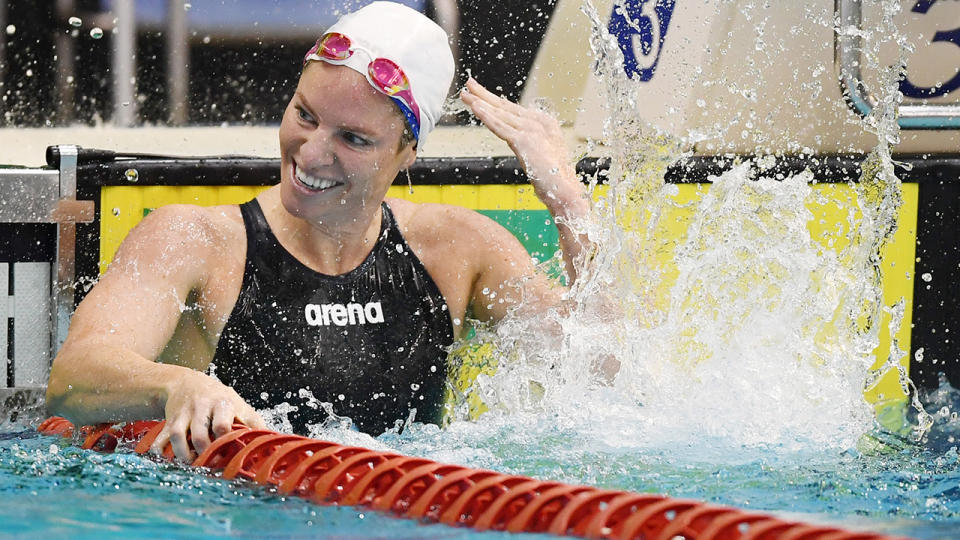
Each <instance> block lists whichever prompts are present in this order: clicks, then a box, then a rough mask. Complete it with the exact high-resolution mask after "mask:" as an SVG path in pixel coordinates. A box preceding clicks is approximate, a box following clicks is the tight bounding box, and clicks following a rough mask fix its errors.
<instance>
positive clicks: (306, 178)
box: [296, 168, 339, 191]
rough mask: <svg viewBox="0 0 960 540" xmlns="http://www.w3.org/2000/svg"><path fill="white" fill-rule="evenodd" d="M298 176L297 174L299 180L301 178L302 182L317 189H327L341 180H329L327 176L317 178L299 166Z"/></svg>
mask: <svg viewBox="0 0 960 540" xmlns="http://www.w3.org/2000/svg"><path fill="white" fill-rule="evenodd" d="M296 176H297V180H299V181H300V183H301V184H303V185H305V186H307V187H308V188H310V189H315V190H318V191H319V190H323V189H327V188H330V187H333V186H335V185H338V184H339V182H336V181H334V180H327V179H325V178H317V177H315V176H310V175H309V174H307V173H305V172H303V171H301V170H300V169H299V168H298V169H297V173H296Z"/></svg>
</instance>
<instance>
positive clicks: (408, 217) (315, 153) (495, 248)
mask: <svg viewBox="0 0 960 540" xmlns="http://www.w3.org/2000/svg"><path fill="white" fill-rule="evenodd" d="M463 101H464V103H466V104H467V105H468V106H470V107H471V108H472V109H473V111H474V112H475V114H476V115H477V117H478V118H480V119H481V120H482V121H483V122H484V123H485V124H486V125H487V126H488V127H489V128H490V129H491V130H492V131H493V132H494V133H496V134H497V135H498V136H500V137H501V138H503V139H504V140H506V141H507V143H508V144H509V145H510V147H511V148H512V149H513V150H514V152H516V153H517V156H518V157H519V158H520V160H521V163H522V164H523V165H524V167H525V168H526V170H527V173H528V175H529V176H530V177H531V181H532V183H533V184H534V188H535V191H536V192H537V194H538V195H539V196H540V198H541V199H542V200H543V201H544V203H545V204H546V205H547V208H548V209H549V210H550V211H551V212H552V214H553V215H554V216H555V217H564V218H568V219H570V218H576V217H577V216H582V215H584V214H585V213H586V212H588V211H589V203H588V200H587V199H586V198H585V196H584V193H583V190H582V187H581V185H580V183H579V182H578V180H577V178H576V176H575V174H574V173H573V168H572V164H570V163H569V160H568V159H567V156H566V150H565V148H564V147H563V141H562V137H560V130H559V126H557V124H556V121H555V120H553V119H552V118H550V117H549V116H547V115H545V114H544V113H541V112H537V111H531V110H529V109H525V108H523V107H519V106H518V105H515V104H513V103H510V102H509V101H506V100H503V99H501V98H499V97H497V96H494V95H493V94H490V93H489V92H487V91H486V90H485V89H484V88H483V87H481V86H480V85H478V84H476V82H474V81H471V82H469V83H468V85H467V92H465V93H464V94H463ZM402 131H403V120H402V117H401V115H400V114H399V112H398V111H397V110H396V109H395V108H394V105H393V104H392V102H391V101H390V100H389V98H387V97H386V96H384V95H382V94H380V93H378V92H377V91H376V90H374V89H373V88H372V87H371V86H370V85H369V84H368V83H367V81H366V79H365V78H364V77H363V76H362V75H360V74H359V73H356V72H354V71H353V70H351V69H350V68H347V67H344V66H334V65H330V64H326V63H322V62H312V63H311V64H309V65H308V67H307V68H306V69H305V70H304V72H303V74H302V76H301V79H300V82H299V84H298V87H297V91H296V93H295V94H294V96H293V98H292V99H291V102H290V104H289V105H288V107H287V109H286V111H285V112H284V116H283V119H282V121H281V125H280V130H279V140H280V151H281V182H280V185H279V186H275V187H273V188H271V189H269V190H267V191H265V192H263V193H262V194H261V195H260V196H258V201H259V202H260V205H261V207H262V208H263V211H264V215H265V216H266V218H267V221H268V222H269V224H270V227H271V229H272V230H273V231H274V233H275V234H276V236H277V238H278V240H279V241H280V243H281V244H282V245H283V247H284V248H285V249H287V250H288V251H289V252H290V253H291V254H292V255H293V256H294V257H296V258H297V259H299V260H300V261H301V262H303V263H304V264H305V265H307V266H308V267H310V268H312V269H314V270H316V271H318V272H322V273H325V274H342V273H345V272H349V271H350V270H352V269H354V268H356V267H357V266H358V265H359V264H360V263H361V262H362V261H363V260H364V259H365V258H366V257H367V256H368V255H369V253H370V250H371V249H372V248H373V246H374V244H375V240H376V236H377V234H378V232H379V229H380V220H381V214H380V203H381V201H383V200H384V199H383V198H384V196H385V194H386V192H387V189H388V188H389V186H390V184H391V182H392V181H393V179H394V177H395V176H396V175H397V173H398V172H399V171H400V170H402V169H403V168H405V167H408V166H409V165H410V164H412V163H413V161H414V159H415V158H416V152H415V150H414V148H413V146H412V145H408V146H405V147H403V148H398V147H399V141H400V136H401V133H402ZM387 202H388V204H389V205H390V207H391V209H392V210H393V211H394V214H395V215H396V218H397V223H398V226H399V227H400V230H401V232H402V233H403V235H404V237H405V238H406V240H407V243H408V244H409V245H410V247H411V249H412V250H413V252H414V253H415V254H416V255H417V257H419V258H420V260H421V261H422V262H423V263H424V266H425V267H426V269H427V271H428V273H429V274H430V276H431V277H432V278H433V280H434V281H435V282H436V284H437V286H438V287H439V289H440V291H441V293H442V294H443V296H444V299H445V300H446V302H447V305H448V307H449V311H450V315H451V318H452V322H453V324H454V330H455V334H456V335H457V336H459V334H460V331H461V321H463V319H464V318H465V316H466V314H467V312H468V309H469V312H470V315H471V316H472V317H475V318H478V319H480V320H485V321H491V322H496V321H498V320H500V319H501V318H502V317H504V316H505V314H506V312H507V311H508V310H509V309H510V308H511V307H513V306H516V305H518V304H519V302H520V299H521V297H522V298H523V299H524V304H523V307H524V309H530V310H539V309H544V308H546V307H549V306H554V305H557V304H558V303H560V301H561V293H562V290H560V289H559V288H558V287H556V286H554V285H552V284H551V283H550V282H549V281H548V280H547V278H546V277H544V276H543V275H541V274H539V273H537V272H536V270H535V268H534V267H533V264H532V262H531V260H530V257H529V255H528V254H527V252H526V251H525V250H524V248H523V247H522V246H521V245H520V243H519V242H518V241H517V240H516V238H514V237H513V236H512V235H511V234H510V233H509V232H508V231H506V230H505V229H503V228H502V227H501V226H500V225H498V224H497V223H495V222H494V221H492V220H490V219H488V218H486V217H484V216H482V215H480V214H477V213H476V212H473V211H470V210H467V209H464V208H459V207H455V206H449V205H438V204H415V203H411V202H408V201H403V200H396V199H390V200H388V201H387ZM560 238H561V247H562V248H563V250H564V256H565V258H566V259H567V261H566V262H567V266H568V268H569V269H571V277H572V278H575V277H576V276H575V274H573V273H572V271H573V270H572V269H573V268H574V265H573V259H574V258H576V257H577V256H578V254H579V253H580V251H582V250H583V249H584V246H585V245H586V244H585V242H584V240H583V239H582V238H578V237H576V235H574V234H573V233H572V232H571V231H569V230H567V229H566V228H565V227H562V226H561V228H560ZM245 250H246V237H245V230H244V226H243V220H242V218H241V216H240V211H239V207H237V206H235V205H230V206H218V207H197V206H191V205H172V206H167V207H163V208H160V209H158V210H156V211H154V212H152V213H151V214H150V215H149V216H148V217H147V218H145V219H144V220H143V222H141V224H140V225H138V226H137V227H136V228H135V229H134V230H133V231H131V233H130V234H129V235H128V237H127V239H126V240H125V241H124V243H123V245H122V246H121V248H120V250H119V252H118V253H117V256H116V258H115V260H114V262H113V263H112V264H111V266H110V268H109V270H108V271H107V273H106V274H105V275H104V276H103V277H102V279H101V280H100V282H99V283H98V284H97V286H96V287H94V289H93V290H92V291H91V292H90V293H89V294H88V295H87V297H86V298H85V299H84V301H83V303H81V305H80V306H79V307H78V309H77V312H76V314H75V315H74V318H73V320H72V322H71V327H70V333H69V335H68V337H67V341H66V343H65V344H64V346H63V348H62V349H61V351H60V352H59V354H58V355H57V357H56V359H55V361H54V365H53V369H52V372H51V378H50V383H49V386H48V392H47V399H48V406H49V408H50V410H51V411H52V412H54V413H56V414H61V415H63V416H66V417H67V418H69V419H70V420H72V421H73V422H75V423H78V424H89V423H97V422H105V421H124V420H139V419H145V418H159V417H163V418H165V419H166V420H167V423H166V426H165V428H164V430H163V432H162V433H161V434H160V436H159V437H157V439H156V442H155V444H154V449H155V450H160V449H161V448H163V446H165V445H166V443H167V442H168V441H169V442H170V443H171V444H172V446H173V448H174V451H175V453H176V455H177V456H178V457H180V458H181V459H189V458H190V457H191V452H190V449H189V446H188V437H189V440H190V441H192V443H193V445H194V448H196V450H197V451H200V452H202V451H203V450H204V449H205V448H206V447H207V446H209V444H210V440H211V436H213V437H216V436H219V435H221V434H223V433H225V432H227V431H229V430H230V426H231V425H232V423H233V421H234V420H235V419H236V420H239V421H240V422H243V423H245V424H247V425H250V426H255V427H263V426H264V422H263V420H262V418H261V417H260V415H259V414H258V413H257V412H256V411H255V410H254V409H253V408H252V407H250V406H249V405H248V404H247V403H245V402H244V401H243V400H242V399H241V398H240V397H239V396H238V395H237V394H236V392H234V391H233V390H232V389H231V388H228V387H226V386H224V385H223V384H221V383H220V382H218V381H216V380H215V379H213V378H212V377H209V376H207V375H205V374H204V373H203V371H204V370H206V369H207V367H208V366H209V364H210V361H211V359H212V357H213V352H214V351H215V350H216V344H217V340H218V339H219V336H220V333H221V332H222V330H223V328H224V326H225V324H226V321H227V318H228V317H229V315H230V312H231V311H232V309H233V306H234V304H235V302H236V301H237V297H238V296H239V292H240V287H241V283H242V279H243V269H244V260H245V259H244V257H245ZM521 287H522V288H523V290H522V294H521ZM491 292H493V293H495V294H496V301H493V299H492V297H491V296H490V293H491ZM188 430H189V435H188Z"/></svg>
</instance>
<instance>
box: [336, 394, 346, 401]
mask: <svg viewBox="0 0 960 540" xmlns="http://www.w3.org/2000/svg"><path fill="white" fill-rule="evenodd" d="M337 399H339V400H340V401H343V400H345V399H347V396H345V395H343V394H340V395H339V396H337Z"/></svg>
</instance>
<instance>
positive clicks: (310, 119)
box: [297, 107, 313, 122]
mask: <svg viewBox="0 0 960 540" xmlns="http://www.w3.org/2000/svg"><path fill="white" fill-rule="evenodd" d="M297 117H299V118H300V119H301V120H303V121H305V122H313V117H312V116H310V113H308V112H307V111H305V110H303V108H301V107H297Z"/></svg>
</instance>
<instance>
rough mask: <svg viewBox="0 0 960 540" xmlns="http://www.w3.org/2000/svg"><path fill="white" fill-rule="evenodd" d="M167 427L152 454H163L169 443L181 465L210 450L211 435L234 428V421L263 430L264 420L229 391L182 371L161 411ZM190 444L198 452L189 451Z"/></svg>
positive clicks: (215, 436)
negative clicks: (208, 448) (188, 435)
mask: <svg viewBox="0 0 960 540" xmlns="http://www.w3.org/2000/svg"><path fill="white" fill-rule="evenodd" d="M164 416H165V418H166V424H165V425H164V426H163V429H162V430H161V431H160V433H159V435H157V438H156V440H155V441H154V442H153V445H152V446H151V447H150V451H151V452H154V453H157V454H159V453H161V452H163V448H164V447H165V446H166V445H167V443H168V442H169V443H170V444H171V446H172V447H173V453H174V455H176V457H177V458H178V459H180V460H183V461H191V460H193V459H194V458H196V456H197V455H198V454H200V453H203V451H204V450H206V449H207V447H209V446H210V443H211V439H210V434H211V433H212V434H213V438H214V439H215V438H217V437H219V436H221V435H223V434H225V433H228V432H229V431H231V429H232V428H233V423H234V421H235V420H236V421H238V422H240V423H242V424H246V425H248V426H250V427H252V428H258V429H263V428H266V427H267V426H266V423H265V422H264V421H263V418H261V417H260V415H259V414H258V413H257V411H256V410H254V408H253V407H251V406H250V405H248V404H247V402H245V401H244V400H243V398H241V397H240V396H239V395H238V394H237V393H236V392H235V391H234V390H233V389H232V388H230V387H228V386H225V385H223V384H222V383H220V382H219V381H217V380H216V379H214V378H212V377H210V376H208V375H205V374H203V373H201V372H199V371H193V370H189V369H187V370H185V371H184V372H183V374H182V375H181V376H180V377H178V378H177V379H176V380H175V381H172V384H171V385H170V391H169V394H168V395H167V403H166V406H165V407H164ZM188 429H189V431H190V441H192V442H193V448H194V449H195V450H196V451H197V454H194V453H192V452H191V451H190V445H189V444H188V442H187V430H188Z"/></svg>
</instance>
